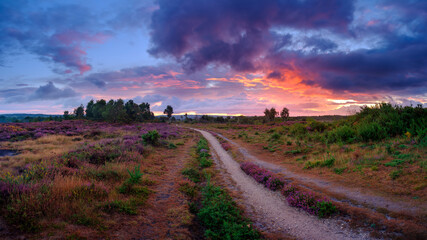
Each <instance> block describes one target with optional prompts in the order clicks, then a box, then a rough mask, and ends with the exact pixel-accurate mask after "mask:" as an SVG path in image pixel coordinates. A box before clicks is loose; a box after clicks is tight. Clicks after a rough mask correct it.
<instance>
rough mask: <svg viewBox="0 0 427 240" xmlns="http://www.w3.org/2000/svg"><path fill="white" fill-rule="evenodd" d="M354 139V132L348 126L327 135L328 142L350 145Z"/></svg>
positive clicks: (338, 128)
mask: <svg viewBox="0 0 427 240" xmlns="http://www.w3.org/2000/svg"><path fill="white" fill-rule="evenodd" d="M355 138H356V131H355V130H354V129H353V128H351V127H350V126H348V125H344V126H341V127H337V128H335V129H334V130H332V131H330V132H329V134H328V141H329V142H331V143H333V142H344V143H351V142H353V141H354V139H355Z"/></svg>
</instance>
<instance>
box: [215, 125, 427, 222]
mask: <svg viewBox="0 0 427 240" xmlns="http://www.w3.org/2000/svg"><path fill="white" fill-rule="evenodd" d="M216 134H217V135H218V136H219V137H221V138H223V139H224V140H226V141H228V142H230V143H231V144H233V145H234V146H236V147H237V148H238V150H239V152H240V153H241V154H242V155H243V156H244V157H245V158H246V159H248V160H251V161H253V162H255V163H256V164H258V165H260V166H262V167H264V168H267V169H269V170H270V171H272V172H275V173H282V174H284V175H285V176H286V177H290V178H293V179H296V180H298V181H299V182H301V183H303V184H304V183H305V184H307V186H306V187H308V188H310V187H309V186H310V185H315V186H318V187H320V188H324V189H327V190H328V191H330V192H333V193H336V194H340V195H343V196H345V197H346V198H347V199H351V200H353V201H356V202H358V203H359V204H360V205H358V206H360V207H361V206H363V207H368V208H371V209H376V208H385V209H388V210H389V211H393V212H400V211H402V210H404V211H405V212H408V213H410V214H412V215H418V214H420V213H427V205H426V204H424V205H421V206H418V207H415V206H413V205H410V204H408V203H406V202H397V201H391V200H389V199H388V198H385V197H381V196H376V195H375V194H373V193H371V192H369V191H367V190H366V189H361V188H348V187H344V186H342V185H338V184H334V183H332V182H329V181H326V180H322V179H318V178H313V177H306V176H303V175H300V174H297V173H294V172H292V171H290V170H288V169H287V168H286V167H284V166H279V165H277V164H274V163H269V162H265V161H262V160H260V159H258V158H257V157H255V156H253V155H251V154H250V153H249V152H248V151H247V150H246V149H245V148H243V147H241V146H240V145H239V144H237V143H236V142H234V141H232V140H231V139H229V138H227V137H225V136H223V135H221V134H219V133H216ZM335 200H336V199H335ZM345 202H347V203H349V204H350V205H355V204H354V202H350V201H345Z"/></svg>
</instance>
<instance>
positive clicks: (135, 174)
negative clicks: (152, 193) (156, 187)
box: [119, 165, 147, 194]
mask: <svg viewBox="0 0 427 240" xmlns="http://www.w3.org/2000/svg"><path fill="white" fill-rule="evenodd" d="M127 171H128V173H129V178H128V179H127V180H126V181H125V182H124V183H123V184H122V185H121V186H120V187H119V192H120V193H122V194H132V193H134V194H135V193H137V194H139V193H143V192H146V191H147V190H146V189H141V188H136V187H135V185H136V184H139V183H141V178H142V176H143V175H144V174H143V173H141V171H140V166H139V165H138V166H136V167H135V168H134V170H133V171H132V172H131V171H130V170H129V169H127Z"/></svg>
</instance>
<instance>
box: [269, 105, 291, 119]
mask: <svg viewBox="0 0 427 240" xmlns="http://www.w3.org/2000/svg"><path fill="white" fill-rule="evenodd" d="M278 115H279V112H277V111H276V109H275V108H274V107H272V108H270V109H268V108H266V109H265V110H264V117H265V120H266V121H268V122H271V121H274V118H275V117H276V116H278ZM280 117H281V118H283V120H284V121H286V120H288V118H289V109H287V108H285V107H284V108H283V109H282V111H281V112H280Z"/></svg>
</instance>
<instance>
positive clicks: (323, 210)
mask: <svg viewBox="0 0 427 240" xmlns="http://www.w3.org/2000/svg"><path fill="white" fill-rule="evenodd" d="M316 208H317V215H318V216H319V218H324V217H328V216H330V215H332V214H334V213H336V212H338V210H337V207H335V206H334V204H332V203H331V202H330V201H327V200H326V201H325V200H322V201H318V202H317V205H316Z"/></svg>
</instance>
